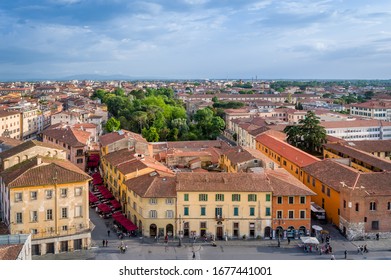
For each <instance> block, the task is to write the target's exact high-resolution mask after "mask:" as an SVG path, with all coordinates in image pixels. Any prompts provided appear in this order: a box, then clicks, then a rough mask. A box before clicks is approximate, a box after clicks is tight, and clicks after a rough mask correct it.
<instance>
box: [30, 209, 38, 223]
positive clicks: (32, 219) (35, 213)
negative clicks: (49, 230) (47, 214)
mask: <svg viewBox="0 0 391 280" xmlns="http://www.w3.org/2000/svg"><path fill="white" fill-rule="evenodd" d="M30 222H31V223H35V222H38V211H30Z"/></svg>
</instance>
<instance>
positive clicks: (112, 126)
mask: <svg viewBox="0 0 391 280" xmlns="http://www.w3.org/2000/svg"><path fill="white" fill-rule="evenodd" d="M120 127H121V123H120V121H119V120H117V119H116V118H114V117H111V118H110V119H109V120H108V121H107V122H106V130H107V131H108V132H113V131H117V130H119V128H120Z"/></svg>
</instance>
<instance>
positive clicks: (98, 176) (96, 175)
mask: <svg viewBox="0 0 391 280" xmlns="http://www.w3.org/2000/svg"><path fill="white" fill-rule="evenodd" d="M91 176H92V178H94V179H95V178H96V179H98V178H99V179H102V176H101V175H100V173H99V172H96V173H94V174H92V175H91Z"/></svg>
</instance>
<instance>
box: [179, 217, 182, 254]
mask: <svg viewBox="0 0 391 280" xmlns="http://www.w3.org/2000/svg"><path fill="white" fill-rule="evenodd" d="M181 246H182V216H181V215H179V243H178V247H181Z"/></svg>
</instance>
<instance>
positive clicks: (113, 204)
mask: <svg viewBox="0 0 391 280" xmlns="http://www.w3.org/2000/svg"><path fill="white" fill-rule="evenodd" d="M110 204H111V205H112V206H113V208H114V209H120V208H121V203H119V202H118V200H116V199H113V200H111V201H110Z"/></svg>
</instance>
